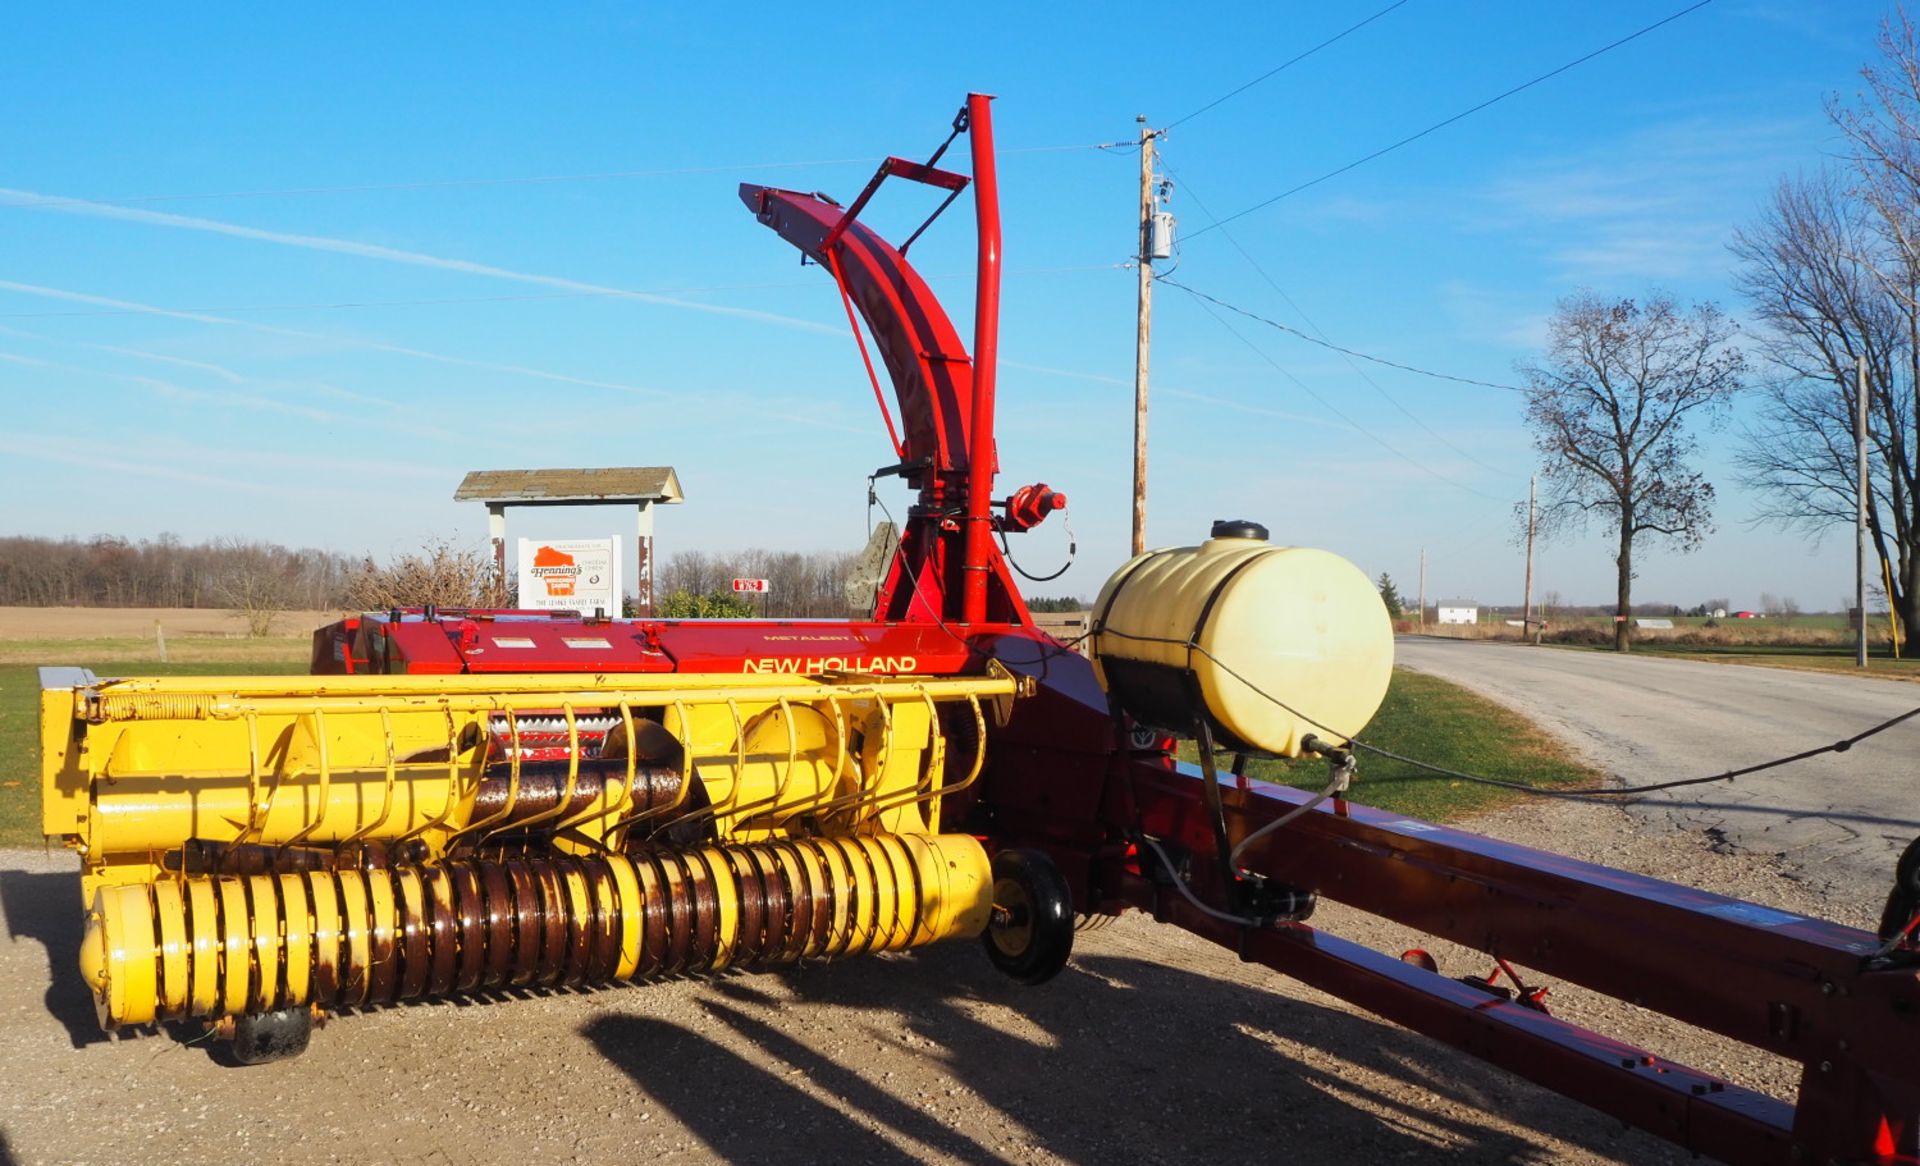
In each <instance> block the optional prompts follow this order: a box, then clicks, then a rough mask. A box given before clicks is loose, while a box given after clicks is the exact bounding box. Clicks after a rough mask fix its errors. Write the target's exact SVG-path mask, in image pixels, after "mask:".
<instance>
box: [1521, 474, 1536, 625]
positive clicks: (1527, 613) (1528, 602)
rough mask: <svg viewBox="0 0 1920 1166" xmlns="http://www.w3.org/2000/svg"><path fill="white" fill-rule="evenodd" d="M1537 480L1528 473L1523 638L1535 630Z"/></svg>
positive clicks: (1522, 619) (1522, 616) (1522, 611)
mask: <svg viewBox="0 0 1920 1166" xmlns="http://www.w3.org/2000/svg"><path fill="white" fill-rule="evenodd" d="M1537 481H1538V479H1537V478H1536V477H1535V476H1534V475H1528V477H1527V583H1526V590H1525V591H1524V592H1523V593H1522V599H1521V603H1522V605H1523V606H1522V607H1521V609H1520V635H1521V638H1523V639H1524V638H1525V637H1526V634H1527V633H1528V632H1530V631H1533V497H1534V486H1535V484H1536V482H1537ZM1533 642H1534V643H1536V644H1537V643H1539V642H1540V637H1539V636H1538V635H1536V636H1534V640H1533Z"/></svg>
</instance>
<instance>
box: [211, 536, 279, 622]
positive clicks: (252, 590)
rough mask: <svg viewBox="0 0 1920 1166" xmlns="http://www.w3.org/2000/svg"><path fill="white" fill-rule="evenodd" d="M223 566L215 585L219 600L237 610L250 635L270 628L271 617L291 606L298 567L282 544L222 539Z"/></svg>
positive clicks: (272, 619) (273, 617) (272, 618)
mask: <svg viewBox="0 0 1920 1166" xmlns="http://www.w3.org/2000/svg"><path fill="white" fill-rule="evenodd" d="M220 550H221V551H222V552H223V559H224V566H223V568H222V570H221V573H220V575H219V576H218V578H217V580H216V582H215V584H214V587H215V594H216V595H218V596H219V598H220V601H221V602H222V603H224V604H226V605H227V606H228V607H231V608H233V609H234V610H236V611H238V612H239V613H240V616H241V618H242V619H244V620H245V621H246V624H247V634H248V635H249V636H255V637H258V636H265V635H269V634H271V633H272V631H273V621H274V619H275V618H276V617H277V616H279V614H280V613H281V612H283V611H285V610H287V608H288V607H290V606H292V603H291V600H292V596H293V594H294V589H295V581H296V579H297V577H298V573H299V572H298V567H297V564H296V563H295V562H294V559H293V556H292V555H291V554H289V553H288V551H287V549H286V548H285V547H280V546H275V545H273V544H271V543H258V542H245V541H243V540H240V539H231V540H226V541H223V542H222V543H221V544H220Z"/></svg>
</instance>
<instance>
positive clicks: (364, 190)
mask: <svg viewBox="0 0 1920 1166" xmlns="http://www.w3.org/2000/svg"><path fill="white" fill-rule="evenodd" d="M1100 148H1101V144H1100V143H1097V142H1088V143H1084V144H1080V145H1072V146H1023V147H1015V148H1013V149H1007V150H1001V151H1000V153H1001V154H1003V155H1004V154H1054V153H1063V152H1066V151H1071V150H1097V149H1100ZM881 161H882V159H880V158H873V157H867V158H810V159H805V160H802V161H797V162H743V163H738V164H733V165H726V166H675V167H668V168H664V169H656V170H606V171H600V172H597V173H590V174H531V175H514V176H508V177H495V178H439V179H421V180H417V181H406V182H368V183H357V184H351V185H342V186H287V187H279V188H275V189H263V190H213V191H202V192H199V193H190V194H142V195H130V196H127V197H123V198H112V199H106V200H103V201H109V202H118V203H144V202H194V201H199V200H212V199H228V198H282V197H286V196H290V195H304V194H373V193H380V192H385V191H396V190H440V189H456V188H460V187H476V186H539V185H546V184H551V183H559V182H609V181H614V180H617V179H625V178H669V177H674V176H678V175H687V174H729V173H744V172H749V171H755V170H800V169H806V168H809V167H815V166H854V165H868V166H872V165H876V164H878V163H879V162H881ZM86 201H89V200H87V199H79V198H40V199H0V208H11V207H48V206H53V207H57V206H66V205H70V204H73V203H78V202H86Z"/></svg>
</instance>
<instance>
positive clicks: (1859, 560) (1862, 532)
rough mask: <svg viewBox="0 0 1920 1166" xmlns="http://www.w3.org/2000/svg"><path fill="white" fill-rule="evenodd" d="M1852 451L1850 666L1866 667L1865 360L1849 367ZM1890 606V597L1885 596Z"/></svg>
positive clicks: (1861, 359) (1857, 361)
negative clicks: (1853, 625)
mask: <svg viewBox="0 0 1920 1166" xmlns="http://www.w3.org/2000/svg"><path fill="white" fill-rule="evenodd" d="M1853 450H1854V455H1853V456H1854V468H1855V470H1856V471H1857V475H1858V479H1859V481H1858V489H1857V490H1856V491H1855V497H1854V506H1853V606H1854V608H1855V610H1857V611H1858V612H1859V613H1860V624H1859V630H1858V631H1857V632H1855V633H1854V650H1853V663H1854V666H1855V667H1856V668H1865V667H1866V666H1867V358H1866V357H1864V356H1862V357H1859V358H1858V359H1857V360H1856V361H1855V363H1854V366H1853ZM1887 602H1888V603H1889V604H1891V603H1892V602H1893V597H1892V595H1891V594H1889V595H1888V597H1887Z"/></svg>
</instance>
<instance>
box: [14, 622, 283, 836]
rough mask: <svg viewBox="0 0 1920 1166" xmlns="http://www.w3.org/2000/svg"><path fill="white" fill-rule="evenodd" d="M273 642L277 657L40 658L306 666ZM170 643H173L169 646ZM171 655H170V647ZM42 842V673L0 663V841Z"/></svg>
mask: <svg viewBox="0 0 1920 1166" xmlns="http://www.w3.org/2000/svg"><path fill="white" fill-rule="evenodd" d="M28 642H32V641H28ZM71 642H72V641H54V642H53V643H54V644H55V646H56V647H61V648H64V647H65V646H66V645H67V644H68V643H71ZM80 642H81V643H85V642H86V641H80ZM238 642H240V643H245V641H238ZM9 646H10V647H11V646H13V645H9ZM146 646H147V650H148V651H149V652H151V651H152V647H153V645H152V644H151V643H148V644H147V645H146ZM274 646H275V647H277V648H278V649H279V652H280V654H279V656H278V657H277V658H273V659H241V660H228V659H216V660H210V661H196V662H193V663H179V662H175V663H172V664H155V663H151V662H148V663H142V664H139V665H138V666H135V667H128V666H126V665H124V664H117V663H114V662H112V661H111V660H110V659H109V660H107V661H102V660H99V659H96V658H94V657H90V656H76V655H74V654H72V653H69V652H65V651H54V652H49V653H47V655H46V656H45V657H43V658H42V659H40V660H39V661H37V663H38V664H77V665H79V666H80V667H83V668H91V669H93V671H94V672H95V673H96V674H98V675H101V676H112V675H116V674H118V675H140V676H220V675H260V674H277V675H285V674H289V673H303V672H305V671H306V670H307V658H306V656H304V655H301V656H298V657H290V656H288V655H287V649H288V647H289V645H288V644H286V643H285V642H281V643H278V644H274ZM171 647H172V645H169V649H171ZM169 654H172V653H171V651H170V652H169ZM182 654H184V653H182ZM41 842H42V839H41V835H40V675H39V672H38V669H37V667H36V665H29V664H15V663H7V664H0V846H38V845H40V844H41Z"/></svg>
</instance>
